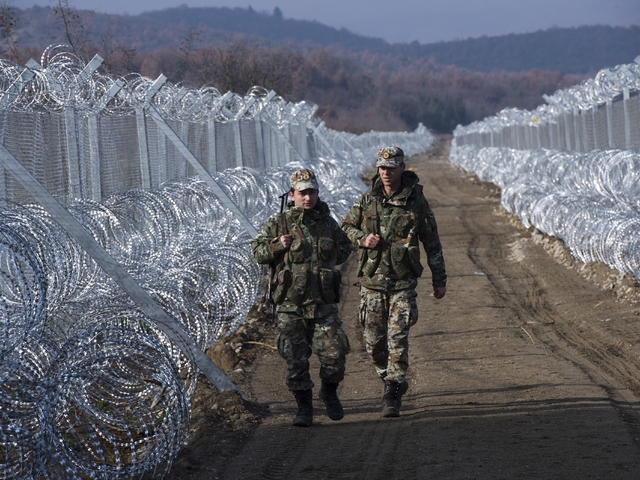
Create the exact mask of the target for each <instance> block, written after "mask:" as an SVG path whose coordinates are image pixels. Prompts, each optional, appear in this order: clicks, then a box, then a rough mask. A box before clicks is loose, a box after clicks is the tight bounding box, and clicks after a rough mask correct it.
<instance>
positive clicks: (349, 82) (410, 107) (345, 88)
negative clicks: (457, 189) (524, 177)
mask: <svg viewBox="0 0 640 480" xmlns="http://www.w3.org/2000/svg"><path fill="white" fill-rule="evenodd" d="M6 1H7V0H2V1H0V35H2V38H3V39H4V51H3V56H4V58H8V59H11V60H14V61H16V62H17V63H21V64H24V63H26V61H27V60H28V59H29V58H30V57H33V58H38V57H39V55H41V53H42V52H41V51H38V47H34V46H33V45H29V44H24V45H23V44H21V43H20V42H19V41H18V40H17V39H16V36H15V29H16V25H18V23H19V19H18V18H17V15H16V11H15V10H12V9H11V8H9V7H8V5H7V3H6ZM85 15H86V12H79V11H77V10H75V9H73V8H72V6H71V5H70V3H69V0H58V1H57V4H56V7H55V8H54V9H52V18H51V21H52V23H53V25H54V26H55V27H56V28H57V30H58V40H59V41H64V42H65V43H68V44H70V45H71V46H73V48H74V49H75V50H76V52H77V53H78V55H79V56H80V57H81V58H83V59H84V60H85V61H86V60H88V59H90V58H91V57H92V56H93V55H94V54H96V53H98V54H100V55H101V56H102V57H103V58H104V62H103V66H102V68H103V69H104V70H106V71H107V72H108V73H111V74H114V75H126V74H128V73H132V72H137V73H140V74H142V75H144V76H148V77H151V78H156V77H157V76H158V75H159V74H160V73H163V74H164V75H166V76H167V77H168V79H169V80H170V81H171V82H173V83H181V84H184V85H185V86H189V87H194V88H198V87H201V86H204V85H210V86H214V87H216V88H217V89H218V90H219V91H220V92H221V93H225V92H227V91H233V92H236V93H239V94H244V93H245V92H247V91H248V90H249V89H250V88H251V87H252V86H254V85H259V86H263V87H265V88H267V89H273V90H275V91H276V92H277V93H278V94H279V95H281V96H282V97H284V98H285V99H286V100H289V101H301V100H306V101H310V102H313V103H315V104H317V105H318V107H319V108H318V111H317V116H319V117H320V118H321V119H323V120H324V121H325V122H326V124H327V125H328V126H329V127H330V128H334V129H338V130H345V131H350V132H354V133H362V132H365V131H369V130H381V131H393V130H413V129H415V128H416V127H417V125H418V124H419V123H423V124H424V125H426V126H427V127H428V128H430V129H431V130H433V131H435V132H439V133H446V132H451V131H452V130H453V129H454V128H455V127H456V125H458V124H463V125H464V124H467V123H469V122H471V121H474V120H480V119H482V118H485V117H486V116H488V115H491V114H494V113H496V112H498V111H499V110H501V109H503V108H505V107H516V108H527V109H532V108H535V107H536V106H537V105H539V104H540V103H542V102H543V99H542V95H543V94H551V93H553V92H554V91H556V90H557V89H559V88H566V87H567V86H569V85H572V84H574V83H576V82H578V81H580V80H582V79H583V78H585V76H577V75H566V74H563V73H561V72H558V71H555V72H552V71H542V70H530V71H528V72H522V73H509V72H488V73H486V72H485V73H482V72H473V71H470V70H467V69H464V68H461V67H457V66H452V65H442V64H440V63H438V62H436V61H435V60H434V59H433V58H425V57H421V58H418V59H412V58H409V57H407V56H398V55H394V54H390V53H379V52H372V51H368V50H363V51H352V50H348V49H341V48H336V47H322V48H308V49H305V50H303V49H299V48H294V47H293V46H290V45H286V44H272V43H267V42H265V41H262V40H259V39H255V38H251V37H247V36H246V35H238V34H235V35H232V34H228V33H227V34H225V35H224V36H221V38H220V39H219V41H216V42H212V41H211V40H210V39H209V38H205V37H204V35H203V33H202V31H201V29H199V28H197V27H196V28H191V29H189V30H188V31H187V32H186V34H185V35H184V36H183V38H182V39H181V41H180V45H179V47H178V48H175V47H160V48H156V49H153V50H151V51H147V50H140V49H138V48H136V47H134V46H132V45H127V44H126V43H124V42H123V40H122V36H117V35H115V34H113V33H110V34H105V35H103V36H102V37H101V38H100V39H98V40H96V39H92V38H91V37H90V36H89V35H88V31H89V29H88V28H87V18H86V17H85Z"/></svg>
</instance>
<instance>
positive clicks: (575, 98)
mask: <svg viewBox="0 0 640 480" xmlns="http://www.w3.org/2000/svg"><path fill="white" fill-rule="evenodd" d="M639 94H640V57H639V58H638V59H636V63H633V64H629V65H619V66H616V67H614V68H612V69H608V70H602V71H600V72H599V73H598V74H597V75H596V78H595V80H587V81H585V82H583V83H582V84H581V85H578V86H575V87H571V88H569V89H566V90H561V91H558V92H556V93H555V94H554V95H552V96H550V97H545V100H546V101H547V104H546V105H541V106H540V107H538V108H537V109H536V110H534V111H532V112H529V111H523V110H514V109H505V110H503V111H502V112H499V113H498V114H497V115H495V116H493V117H488V118H486V119H484V120H483V121H482V122H476V123H474V124H471V125H468V126H465V127H460V126H459V127H458V128H456V130H455V132H454V140H453V145H452V149H451V157H450V158H451V160H452V161H453V162H454V163H457V164H459V165H461V166H462V167H463V168H465V169H467V170H470V171H474V172H476V174H477V175H478V176H479V177H480V178H481V179H482V180H485V181H491V182H494V183H496V184H497V185H499V186H500V187H501V188H502V194H501V195H502V204H503V206H504V207H505V208H506V209H507V210H508V211H509V212H513V213H516V214H518V216H519V217H520V218H521V219H522V221H523V223H524V224H525V225H526V226H530V225H534V226H536V227H537V228H538V229H540V230H541V231H543V232H546V233H548V234H550V235H556V236H558V237H559V238H561V239H562V240H563V241H564V242H565V243H566V245H567V246H568V247H569V248H570V250H571V252H572V253H573V255H575V256H576V257H577V258H578V259H580V260H582V261H584V262H591V261H601V262H605V263H606V264H608V265H609V266H611V267H612V268H615V269H618V270H619V271H620V272H623V273H628V274H632V275H634V276H635V277H636V279H638V280H639V281H640V269H639V267H638V266H639V265H640V240H638V239H639V238H640V220H639V219H640V202H639V201H638V198H640V190H639V188H640V187H639V185H640V181H639V180H640V154H639V150H638V147H640V95H639ZM534 126H536V127H535V128H539V129H542V131H548V132H549V135H540V136H539V139H540V142H539V145H532V144H531V142H529V141H525V142H524V143H522V141H521V138H522V135H523V133H526V128H531V127H534ZM514 131H515V132H516V134H517V136H518V137H519V138H518V139H516V140H515V141H514V140H513V137H512V135H513V132H514ZM486 132H499V133H500V137H496V136H494V137H493V141H492V143H489V142H488V141H487V137H486V135H485V133H486ZM496 139H499V140H498V141H497V142H496ZM540 147H542V148H540Z"/></svg>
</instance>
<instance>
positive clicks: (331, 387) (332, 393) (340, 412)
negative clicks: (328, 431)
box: [318, 380, 344, 420]
mask: <svg viewBox="0 0 640 480" xmlns="http://www.w3.org/2000/svg"><path fill="white" fill-rule="evenodd" d="M337 390H338V384H337V383H331V382H325V381H324V380H323V381H322V387H321V388H320V394H319V395H318V396H319V397H320V400H322V401H323V402H324V406H325V407H327V416H328V417H329V418H330V419H331V420H342V417H344V409H343V408H342V404H341V403H340V399H339V398H338V394H337Z"/></svg>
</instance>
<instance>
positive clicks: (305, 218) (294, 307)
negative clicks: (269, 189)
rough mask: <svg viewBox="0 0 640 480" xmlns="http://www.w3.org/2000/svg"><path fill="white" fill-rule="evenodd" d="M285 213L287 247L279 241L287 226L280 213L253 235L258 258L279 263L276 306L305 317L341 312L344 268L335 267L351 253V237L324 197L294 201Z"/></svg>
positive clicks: (279, 310) (274, 294) (260, 261)
mask: <svg viewBox="0 0 640 480" xmlns="http://www.w3.org/2000/svg"><path fill="white" fill-rule="evenodd" d="M285 215H286V222H287V230H288V233H290V234H291V235H292V236H293V241H292V243H291V246H290V247H289V248H288V249H285V248H284V247H283V246H282V243H281V242H280V236H281V235H282V234H283V232H282V227H281V224H280V216H279V215H276V216H274V217H271V218H270V219H269V220H268V221H267V223H266V224H265V225H264V227H262V231H261V232H260V234H259V235H258V236H257V237H256V238H254V239H253V240H252V241H251V250H252V252H253V255H254V257H255V259H256V261H257V262H258V263H262V264H268V263H272V262H275V263H276V264H278V265H279V267H278V273H277V286H276V288H275V291H274V293H273V295H272V300H273V301H274V303H276V304H277V305H278V312H297V313H298V314H300V315H301V316H304V317H305V318H314V316H318V317H322V316H325V315H327V314H329V313H332V312H337V311H338V309H337V306H336V305H335V303H336V302H337V301H338V300H339V294H340V271H339V270H337V269H335V268H334V267H335V266H336V265H338V264H341V263H344V262H345V261H346V260H347V258H349V254H350V253H351V251H352V247H351V242H350V241H349V238H348V237H347V236H346V235H345V233H344V232H343V231H342V230H341V229H340V226H339V225H338V223H337V222H336V221H335V220H334V219H333V218H332V217H331V215H330V213H329V207H328V206H327V204H326V203H324V202H323V201H321V200H318V204H317V205H316V207H315V208H314V209H312V210H307V211H305V210H304V209H303V208H300V207H296V206H294V205H293V202H290V203H289V204H288V205H287V207H286V209H285Z"/></svg>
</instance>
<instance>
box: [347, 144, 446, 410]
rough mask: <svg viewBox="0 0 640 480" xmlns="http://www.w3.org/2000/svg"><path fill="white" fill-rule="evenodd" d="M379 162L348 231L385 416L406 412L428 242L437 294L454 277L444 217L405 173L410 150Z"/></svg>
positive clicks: (386, 154)
mask: <svg viewBox="0 0 640 480" xmlns="http://www.w3.org/2000/svg"><path fill="white" fill-rule="evenodd" d="M376 166H377V167H378V173H377V174H376V176H375V177H373V181H372V186H371V188H370V189H369V190H367V192H365V193H364V194H363V195H362V196H361V197H360V198H359V199H358V201H357V202H356V204H355V205H354V206H353V207H352V208H351V210H350V211H349V213H348V214H347V216H346V217H345V219H344V221H343V222H342V229H343V230H344V231H345V232H346V234H347V235H348V236H349V239H350V240H351V241H352V242H353V244H354V245H355V246H356V247H358V260H359V262H358V276H359V277H361V278H360V324H361V325H362V327H363V328H364V341H365V346H366V349H367V352H368V353H369V355H370V356H371V359H372V361H373V364H374V366H375V369H376V373H377V374H378V375H379V377H380V378H381V379H382V380H383V381H384V393H383V396H382V416H383V417H398V416H400V408H401V406H402V395H404V394H405V393H406V392H407V389H408V388H409V384H408V382H407V381H406V378H405V375H406V372H407V368H408V366H409V364H408V360H409V343H408V338H409V329H410V327H411V326H412V325H414V324H415V323H416V322H417V321H418V307H417V304H416V296H417V293H416V285H417V282H418V280H417V279H418V278H419V277H420V276H421V275H422V270H423V267H422V265H421V263H420V245H419V244H420V243H422V245H423V247H424V250H425V252H426V254H427V264H428V265H429V268H430V269H431V276H432V282H433V296H434V297H435V298H437V299H441V298H442V297H444V295H445V293H446V291H447V288H446V284H447V274H446V271H445V266H444V258H443V256H442V246H441V244H440V238H439V237H438V228H437V225H436V219H435V217H434V215H433V212H432V211H431V208H430V207H429V202H427V199H426V198H425V197H424V195H423V193H422V186H421V185H419V184H418V181H419V178H418V176H417V175H416V174H415V173H413V172H411V171H407V170H405V163H404V152H403V151H402V149H401V148H399V147H385V148H383V149H381V150H380V151H379V152H378V157H377V161H376Z"/></svg>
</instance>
